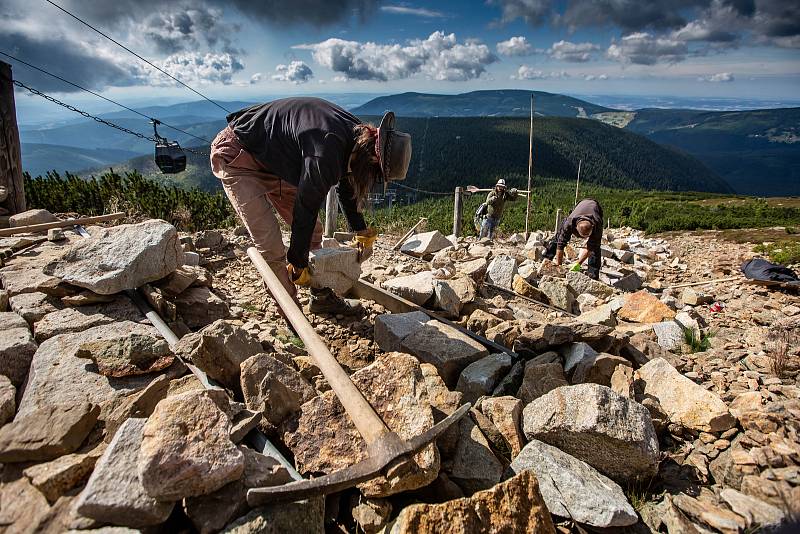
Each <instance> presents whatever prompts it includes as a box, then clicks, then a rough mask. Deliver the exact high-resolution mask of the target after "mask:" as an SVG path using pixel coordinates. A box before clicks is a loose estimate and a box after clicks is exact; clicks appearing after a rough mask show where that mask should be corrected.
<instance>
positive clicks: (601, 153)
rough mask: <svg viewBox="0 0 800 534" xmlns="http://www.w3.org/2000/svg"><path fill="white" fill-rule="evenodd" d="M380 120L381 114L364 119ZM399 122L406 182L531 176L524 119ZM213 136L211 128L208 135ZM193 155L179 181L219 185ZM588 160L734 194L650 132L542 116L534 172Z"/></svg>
mask: <svg viewBox="0 0 800 534" xmlns="http://www.w3.org/2000/svg"><path fill="white" fill-rule="evenodd" d="M364 118H365V120H370V121H373V122H375V121H377V120H379V118H378V117H374V116H373V117H364ZM397 127H398V128H400V129H402V130H404V131H407V132H409V133H410V134H411V136H412V138H413V144H414V152H413V156H412V158H411V167H410V169H409V173H408V177H407V179H406V181H405V185H408V186H410V187H416V188H420V189H427V190H434V191H452V190H453V189H454V188H455V187H456V186H458V185H462V186H465V185H469V184H475V185H484V186H485V185H487V184H491V183H494V181H495V180H497V179H498V178H500V177H504V178H506V179H510V180H518V179H520V178H521V177H523V176H526V175H527V169H528V131H529V130H528V127H529V119H526V118H492V117H474V118H412V117H399V118H398V124H397ZM208 135H210V134H208ZM187 155H188V161H189V165H188V167H187V170H186V172H184V173H181V174H179V175H176V176H175V179H176V180H178V181H180V182H181V183H182V184H185V185H189V186H194V187H200V188H203V189H207V190H212V189H214V188H216V187H218V184H217V180H216V178H214V176H213V175H212V174H211V171H210V169H209V165H208V158H207V157H205V156H200V157H198V156H194V155H192V154H187ZM580 159H582V160H583V167H582V172H581V174H582V176H581V180H582V181H585V182H587V183H596V184H601V185H605V186H608V187H617V188H632V189H659V190H674V191H688V190H699V191H712V192H730V189H729V188H728V187H727V185H726V184H725V182H724V181H723V180H721V179H720V178H719V176H717V175H716V174H715V173H714V172H713V171H711V170H710V169H708V168H707V167H705V166H704V165H703V164H702V163H700V162H699V161H698V160H696V159H694V158H693V157H691V156H687V155H685V154H683V153H680V152H677V151H675V150H671V149H669V148H665V147H662V146H659V145H658V144H656V143H654V142H652V141H649V140H647V139H646V138H644V137H642V136H639V135H636V134H632V133H630V132H626V131H624V130H621V129H619V128H614V127H613V126H608V125H606V124H603V123H600V122H597V121H590V120H586V119H567V118H550V117H545V118H537V119H536V122H535V126H534V172H535V173H536V174H539V175H542V176H547V177H553V178H560V179H565V180H569V181H572V180H574V179H575V177H576V176H577V172H578V161H579V160H580ZM114 168H115V169H116V170H120V171H123V170H138V171H140V172H142V173H143V174H145V175H151V176H153V175H157V169H156V167H155V165H154V164H153V160H152V157H150V156H143V157H140V158H136V159H133V160H130V161H129V162H127V163H125V164H124V165H119V166H115V167H114Z"/></svg>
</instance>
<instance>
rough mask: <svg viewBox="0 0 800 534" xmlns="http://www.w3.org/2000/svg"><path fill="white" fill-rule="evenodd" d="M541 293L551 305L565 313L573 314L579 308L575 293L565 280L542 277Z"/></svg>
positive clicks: (540, 283) (540, 282) (540, 281)
mask: <svg viewBox="0 0 800 534" xmlns="http://www.w3.org/2000/svg"><path fill="white" fill-rule="evenodd" d="M539 291H541V292H542V293H544V294H545V295H546V296H547V299H548V300H549V301H550V304H552V305H553V306H555V307H557V308H561V309H562V310H564V311H567V312H569V313H572V312H573V310H574V309H575V308H576V307H577V305H576V301H575V296H576V295H575V292H574V291H573V289H572V288H571V287H570V285H569V283H567V281H566V280H564V279H563V278H554V277H552V276H548V275H545V276H542V278H541V279H540V280H539Z"/></svg>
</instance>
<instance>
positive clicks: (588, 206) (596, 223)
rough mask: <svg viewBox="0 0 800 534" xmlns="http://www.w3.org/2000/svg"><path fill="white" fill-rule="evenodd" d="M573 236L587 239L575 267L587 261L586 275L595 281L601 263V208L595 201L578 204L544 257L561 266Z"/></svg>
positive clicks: (589, 200)
mask: <svg viewBox="0 0 800 534" xmlns="http://www.w3.org/2000/svg"><path fill="white" fill-rule="evenodd" d="M573 235H574V236H577V237H580V238H583V239H587V241H586V248H585V249H583V250H581V253H580V255H579V256H578V263H576V267H578V269H579V268H580V267H579V266H580V265H583V263H584V262H585V261H586V260H587V259H588V260H589V261H588V270H587V274H588V275H589V277H590V278H593V279H595V280H597V279H598V278H599V276H600V267H601V262H602V255H601V252H600V242H601V239H602V237H603V208H602V207H601V206H600V204H599V203H598V202H597V201H596V200H593V199H591V198H586V199H583V200H581V201H580V202H578V205H577V206H575V209H574V210H572V213H570V214H569V215H568V216H567V217H566V218H565V219H564V220H563V221H562V223H561V227H560V228H559V230H558V233H556V235H555V237H554V238H553V239H552V240H551V241H550V243H549V244H548V245H547V250H546V251H545V253H544V257H545V258H548V259H551V260H552V259H553V258H555V260H554V261H555V264H556V265H561V263H562V262H563V261H564V247H566V246H567V243H569V240H570V238H572V236H573Z"/></svg>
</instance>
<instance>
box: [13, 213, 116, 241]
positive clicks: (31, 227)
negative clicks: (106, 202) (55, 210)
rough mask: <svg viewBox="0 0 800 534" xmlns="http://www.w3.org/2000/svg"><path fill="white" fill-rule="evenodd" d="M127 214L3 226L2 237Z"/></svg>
mask: <svg viewBox="0 0 800 534" xmlns="http://www.w3.org/2000/svg"><path fill="white" fill-rule="evenodd" d="M126 215H127V214H126V213H125V212H124V211H120V212H117V213H110V214H108V215H97V216H95V217H83V218H81V219H67V220H65V221H55V222H49V223H42V224H30V225H28V226H18V227H16V228H3V229H2V230H0V237H8V236H10V235H16V234H28V233H33V232H44V231H46V230H49V229H51V228H64V227H65V226H75V225H76V224H93V223H99V222H106V221H114V220H117V219H122V218H124V217H125V216H126Z"/></svg>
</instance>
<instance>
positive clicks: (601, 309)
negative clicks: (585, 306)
mask: <svg viewBox="0 0 800 534" xmlns="http://www.w3.org/2000/svg"><path fill="white" fill-rule="evenodd" d="M575 319H576V320H578V321H580V322H582V323H589V324H600V325H605V326H617V314H616V313H615V312H614V309H613V307H612V306H611V304H601V305H600V306H598V307H596V308H594V309H592V310H588V311H585V312H583V313H581V314H580V315H579V316H577V317H576V318H575Z"/></svg>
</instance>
